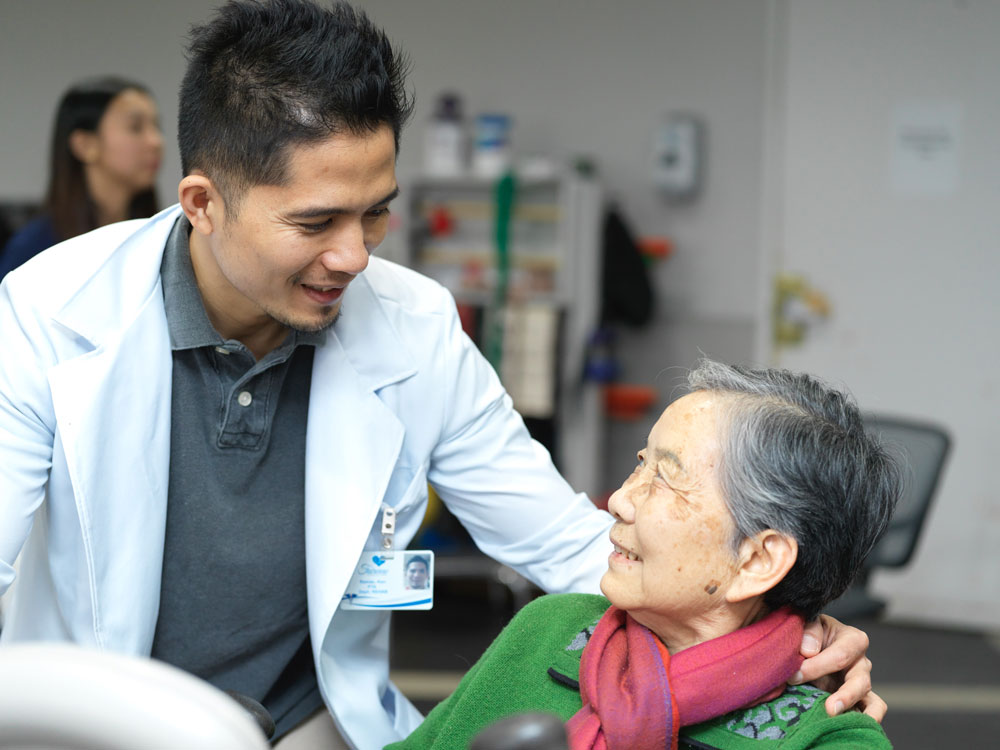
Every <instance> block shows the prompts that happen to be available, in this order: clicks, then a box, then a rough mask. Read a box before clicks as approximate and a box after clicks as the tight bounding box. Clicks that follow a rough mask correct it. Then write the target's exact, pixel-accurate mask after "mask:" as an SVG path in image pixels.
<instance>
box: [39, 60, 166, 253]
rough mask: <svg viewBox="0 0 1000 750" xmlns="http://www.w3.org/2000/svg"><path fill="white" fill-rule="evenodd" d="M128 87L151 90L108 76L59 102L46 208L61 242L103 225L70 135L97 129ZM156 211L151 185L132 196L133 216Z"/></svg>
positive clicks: (79, 87) (77, 88)
mask: <svg viewBox="0 0 1000 750" xmlns="http://www.w3.org/2000/svg"><path fill="white" fill-rule="evenodd" d="M128 90H135V91H141V92H142V93H144V94H149V93H150V92H149V90H148V89H147V88H146V87H145V86H143V85H142V84H141V83H136V82H135V81H129V80H126V79H124V78H117V77H115V76H104V77H101V78H93V79H90V80H87V81H82V82H80V83H78V84H76V85H74V86H73V87H71V88H70V89H69V90H68V91H66V93H65V94H63V97H62V99H61V100H60V101H59V109H58V110H57V112H56V122H55V128H54V129H53V131H52V148H51V157H50V158H51V162H50V165H49V187H48V191H47V192H46V197H45V205H44V206H43V211H44V212H45V213H47V214H48V215H49V216H51V218H52V226H53V229H54V230H55V233H56V236H57V237H58V238H59V239H60V240H65V239H69V238H70V237H75V236H76V235H78V234H83V233H84V232H89V231H90V230H92V229H96V228H97V227H98V226H100V224H99V223H98V220H97V207H96V206H95V205H94V201H93V200H92V199H91V197H90V193H89V192H88V191H87V181H86V179H85V177H84V171H83V162H81V161H80V160H79V159H77V158H76V156H74V155H73V152H72V150H71V149H70V134H71V133H72V132H73V131H74V130H85V131H88V132H91V133H93V132H96V131H97V125H98V123H99V122H100V121H101V117H102V116H103V115H104V113H105V111H106V110H107V109H108V106H109V105H110V104H111V102H112V100H113V99H114V98H115V97H116V96H118V95H119V94H121V93H122V92H123V91H128ZM156 210H157V200H156V189H155V188H153V187H150V188H149V189H148V190H144V191H142V192H141V193H138V194H137V195H136V196H135V197H134V198H133V199H132V202H131V203H130V204H129V210H128V218H130V219H142V218H146V217H149V216H152V215H153V214H155V213H156Z"/></svg>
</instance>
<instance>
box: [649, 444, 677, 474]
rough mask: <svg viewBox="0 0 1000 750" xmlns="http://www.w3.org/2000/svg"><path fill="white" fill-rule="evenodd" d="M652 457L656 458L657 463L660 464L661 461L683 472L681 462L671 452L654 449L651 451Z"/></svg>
mask: <svg viewBox="0 0 1000 750" xmlns="http://www.w3.org/2000/svg"><path fill="white" fill-rule="evenodd" d="M653 455H654V456H656V462H657V463H660V462H661V461H666V462H667V463H669V464H673V465H674V466H675V467H677V468H678V469H679V470H680V471H684V464H682V463H681V460H680V459H679V458H678V457H677V454H676V453H674V452H673V451H668V450H666V449H664V448H655V449H654V450H653Z"/></svg>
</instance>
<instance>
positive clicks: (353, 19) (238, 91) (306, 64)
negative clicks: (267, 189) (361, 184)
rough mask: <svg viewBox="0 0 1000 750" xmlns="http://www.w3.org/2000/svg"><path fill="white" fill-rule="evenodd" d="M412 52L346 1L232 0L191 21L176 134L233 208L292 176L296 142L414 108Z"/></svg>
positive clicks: (397, 124)
mask: <svg viewBox="0 0 1000 750" xmlns="http://www.w3.org/2000/svg"><path fill="white" fill-rule="evenodd" d="M408 67H409V65H408V61H407V59H406V58H405V56H404V55H403V54H402V53H401V52H399V51H398V50H396V49H394V48H393V46H392V44H391V43H390V41H389V39H388V38H387V37H386V35H385V33H384V32H383V31H382V30H381V29H379V28H378V27H376V26H375V25H374V24H373V23H372V22H371V20H370V19H369V18H368V16H367V15H366V14H365V13H364V12H363V11H361V10H357V9H355V8H353V7H352V6H351V5H349V4H348V3H346V2H336V3H334V4H333V5H332V6H331V7H328V8H327V7H321V6H320V5H318V4H316V3H314V2H311V1H310V0H230V2H228V3H226V4H225V5H224V6H222V7H221V8H219V9H218V11H217V12H216V14H215V15H214V16H213V17H212V18H211V19H210V20H209V21H208V22H207V23H206V24H204V25H200V26H195V27H193V28H192V30H191V43H190V45H189V47H188V67H187V72H186V73H185V74H184V80H183V82H182V83H181V91H180V114H179V118H178V140H179V142H180V153H181V167H182V169H183V171H184V174H185V175H188V174H191V172H192V171H194V170H198V171H200V172H202V173H204V174H205V175H207V176H208V177H209V178H210V179H211V180H212V181H213V182H214V183H215V184H216V187H217V188H218V189H219V190H220V192H221V193H222V195H223V198H224V199H225V200H226V202H227V207H228V209H229V210H230V212H232V213H235V211H236V209H237V205H238V203H239V200H240V198H241V197H242V194H243V193H244V192H245V191H246V190H247V189H248V188H250V187H252V186H254V185H280V184H282V183H283V182H284V180H285V179H286V177H287V175H286V168H287V163H288V151H289V147H291V146H295V145H300V144H307V143H315V142H318V141H322V140H325V139H326V138H328V137H329V136H331V135H333V134H336V133H342V132H348V133H352V134H356V135H361V134H364V133H369V132H374V131H376V130H377V129H378V128H379V127H381V126H383V125H389V126H390V127H391V128H392V131H393V134H394V136H395V141H396V149H397V151H398V150H399V135H400V131H401V130H402V128H403V125H404V124H405V122H406V120H407V119H408V118H409V116H410V114H411V113H412V110H413V101H412V97H411V96H409V95H407V93H406V91H405V90H404V84H405V78H406V73H407V70H408Z"/></svg>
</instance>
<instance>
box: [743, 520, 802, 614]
mask: <svg viewBox="0 0 1000 750" xmlns="http://www.w3.org/2000/svg"><path fill="white" fill-rule="evenodd" d="M798 556H799V543H798V542H797V541H796V540H795V539H794V538H792V537H790V536H788V535H787V534H782V533H780V532H778V531H775V530H774V529H767V530H765V531H761V532H760V533H758V534H755V535H754V536H753V537H751V538H749V539H744V540H743V543H742V544H741V545H740V554H739V560H740V562H739V569H738V570H737V572H736V578H735V579H734V580H733V582H732V584H731V585H730V586H729V588H728V590H727V591H726V601H728V602H730V603H736V602H740V601H744V600H745V599H750V598H752V597H755V596H760V595H762V594H764V593H765V592H767V591H770V590H771V589H773V588H774V587H775V586H777V585H778V583H780V582H781V580H782V579H783V578H784V577H785V576H786V575H788V571H790V570H791V569H792V566H793V565H794V564H795V560H796V559H797V558H798Z"/></svg>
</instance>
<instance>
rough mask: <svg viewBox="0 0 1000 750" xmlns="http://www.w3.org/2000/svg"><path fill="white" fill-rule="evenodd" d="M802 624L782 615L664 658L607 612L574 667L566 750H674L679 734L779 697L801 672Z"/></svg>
mask: <svg viewBox="0 0 1000 750" xmlns="http://www.w3.org/2000/svg"><path fill="white" fill-rule="evenodd" d="M802 628H803V621H802V618H801V617H800V616H799V615H796V614H794V613H792V611H791V610H790V609H788V608H784V609H780V610H778V611H776V612H772V613H771V614H770V615H768V616H767V617H765V618H764V619H762V620H760V621H758V622H755V623H754V624H753V625H749V626H747V627H745V628H741V629H740V630H737V631H735V632H733V633H729V634H728V635H724V636H722V637H721V638H714V639H713V640H710V641H706V642H705V643H699V644H698V645H697V646H692V647H691V648H687V649H684V650H683V651H681V652H679V653H677V654H676V655H674V656H671V655H670V652H668V651H667V649H666V647H665V646H664V645H663V644H662V643H661V642H660V639H659V638H657V637H656V636H655V635H653V633H652V632H650V631H649V630H648V629H647V628H645V627H643V626H642V625H640V624H639V623H637V622H636V621H635V620H633V619H632V617H631V616H630V615H629V614H628V613H627V612H625V611H624V610H620V609H618V608H617V607H610V608H609V609H608V611H607V612H605V613H604V615H603V616H602V617H601V619H600V621H599V622H598V623H597V628H596V629H595V630H594V634H593V635H592V636H591V638H590V641H589V642H588V643H587V646H586V648H585V649H584V651H583V657H582V658H581V660H580V695H581V697H582V698H583V707H582V708H581V709H580V710H579V711H577V712H576V713H575V714H574V715H573V717H572V718H571V719H570V720H569V721H568V722H567V723H566V729H567V733H568V734H569V744H570V748H571V749H572V750H644V749H645V748H667V747H669V748H671V750H676V748H677V735H678V732H679V731H680V728H681V727H682V726H689V725H691V724H698V723H700V722H702V721H706V720H708V719H712V718H715V717H716V716H722V715H723V714H726V713H729V712H730V711H734V710H736V709H737V708H743V707H745V706H752V705H756V704H757V703H762V702H764V701H766V700H770V699H772V698H775V697H777V696H778V695H781V693H782V691H783V690H784V687H785V683H786V682H787V680H788V678H789V677H791V676H792V675H793V674H795V672H796V671H797V670H798V668H799V666H800V665H801V664H802V655H801V654H800V653H799V648H800V646H801V643H802Z"/></svg>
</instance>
